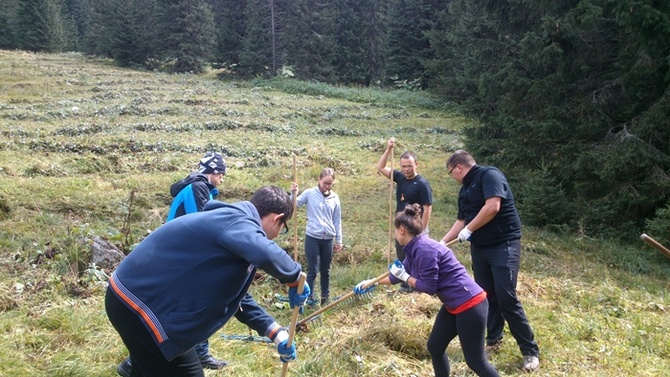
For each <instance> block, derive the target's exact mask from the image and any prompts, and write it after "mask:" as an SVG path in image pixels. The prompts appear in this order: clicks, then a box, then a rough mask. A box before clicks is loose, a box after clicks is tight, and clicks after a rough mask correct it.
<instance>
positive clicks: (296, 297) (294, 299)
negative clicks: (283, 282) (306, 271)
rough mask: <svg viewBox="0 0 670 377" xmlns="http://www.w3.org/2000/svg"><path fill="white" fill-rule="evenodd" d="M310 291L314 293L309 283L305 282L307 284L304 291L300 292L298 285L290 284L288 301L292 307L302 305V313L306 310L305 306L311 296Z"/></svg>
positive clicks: (303, 288)
mask: <svg viewBox="0 0 670 377" xmlns="http://www.w3.org/2000/svg"><path fill="white" fill-rule="evenodd" d="M310 293H312V292H311V291H310V289H309V285H308V284H307V283H305V285H304V286H303V287H302V293H300V294H298V286H297V285H296V286H294V287H291V286H289V288H288V303H289V305H290V306H291V309H293V308H295V307H296V306H299V307H300V313H302V312H303V311H304V308H303V306H305V303H306V302H307V299H308V298H309V295H310Z"/></svg>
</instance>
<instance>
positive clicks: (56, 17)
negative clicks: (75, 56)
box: [17, 0, 74, 52]
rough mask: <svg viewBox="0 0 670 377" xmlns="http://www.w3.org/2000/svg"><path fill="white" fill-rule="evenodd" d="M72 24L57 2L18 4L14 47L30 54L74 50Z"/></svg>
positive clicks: (24, 0)
mask: <svg viewBox="0 0 670 377" xmlns="http://www.w3.org/2000/svg"><path fill="white" fill-rule="evenodd" d="M71 26H72V25H71V24H69V23H68V20H67V19H66V18H65V17H64V15H63V6H62V2H61V1H60V0H21V1H20V2H19V9H18V12H17V31H18V33H17V44H18V46H19V47H20V48H23V49H26V50H30V51H45V52H58V51H65V50H68V49H71V48H72V47H73V44H74V43H73V40H72V35H73V33H72V31H71Z"/></svg>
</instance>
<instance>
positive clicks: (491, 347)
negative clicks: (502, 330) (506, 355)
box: [484, 338, 503, 354]
mask: <svg viewBox="0 0 670 377" xmlns="http://www.w3.org/2000/svg"><path fill="white" fill-rule="evenodd" d="M502 342H503V340H502V338H500V339H498V340H495V341H493V342H488V341H487V342H486V346H485V347H484V350H485V351H486V353H488V354H491V353H495V352H498V350H500V346H502Z"/></svg>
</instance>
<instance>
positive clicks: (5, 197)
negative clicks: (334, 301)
mask: <svg viewBox="0 0 670 377" xmlns="http://www.w3.org/2000/svg"><path fill="white" fill-rule="evenodd" d="M216 73H217V72H207V73H205V74H202V75H168V74H162V73H154V72H145V71H135V70H129V69H121V68H118V67H115V66H114V65H113V64H111V62H109V61H106V60H101V59H89V58H85V57H83V56H81V55H78V54H33V53H27V52H16V51H12V52H10V51H0V376H107V377H112V376H117V374H116V365H117V364H118V363H119V362H120V361H121V360H123V358H125V356H126V350H125V349H124V346H123V343H122V342H121V340H120V339H119V337H118V336H117V334H116V333H115V332H114V330H113V328H112V326H111V325H110V324H109V322H108V321H107V317H106V315H105V312H104V305H103V297H104V289H105V286H104V281H99V280H97V279H95V278H94V277H92V276H91V274H89V272H90V271H91V269H90V266H87V251H88V248H87V247H86V246H85V244H83V243H82V242H81V240H82V239H84V238H92V237H94V236H102V237H105V238H107V239H109V240H111V241H112V242H114V243H115V244H116V245H118V246H119V247H120V248H122V249H123V250H124V251H126V252H128V251H129V250H131V249H132V246H133V245H134V244H135V243H137V242H139V241H140V240H141V239H142V237H144V236H145V235H146V234H147V233H148V232H150V231H151V230H152V229H155V228H157V227H158V226H160V225H161V223H162V221H163V219H164V218H165V216H166V214H167V209H168V206H169V204H170V201H171V198H170V196H169V186H170V184H172V183H173V182H174V181H176V180H178V179H180V178H182V177H183V176H185V175H186V174H187V173H189V172H191V171H192V170H195V168H196V166H197V163H198V160H199V158H200V156H201V155H203V154H204V153H205V152H206V151H210V150H215V151H218V152H221V153H222V154H223V155H224V156H225V157H226V162H227V165H228V174H227V175H226V177H225V179H224V181H223V183H222V185H221V186H220V187H219V191H220V197H219V198H220V199H221V200H224V201H231V202H234V201H239V200H244V199H246V198H248V197H249V195H250V194H251V193H252V192H253V191H254V190H255V189H256V188H258V187H260V186H262V185H266V184H274V185H278V186H280V187H283V188H285V189H287V190H289V189H290V184H291V181H292V180H293V174H294V171H295V172H296V174H297V180H298V182H299V184H300V185H301V188H307V187H309V186H312V185H315V184H316V180H317V177H318V174H319V172H320V170H321V168H322V167H332V168H334V169H335V171H336V172H337V174H338V175H337V181H336V185H335V187H334V191H336V192H337V193H338V194H339V195H340V197H341V200H342V206H343V222H344V239H345V249H344V250H343V251H342V252H341V253H339V254H338V255H336V257H335V261H334V264H333V270H332V276H333V277H332V282H331V291H332V292H333V293H332V294H333V295H341V294H344V293H347V292H348V291H349V290H350V289H351V288H352V287H353V286H354V285H355V284H356V283H358V282H359V281H361V280H363V279H365V278H370V277H374V276H377V275H379V274H381V273H383V272H384V271H385V270H386V264H387V261H388V258H389V257H388V250H389V199H390V190H389V185H388V182H387V181H386V180H385V179H384V178H383V177H382V176H381V175H379V174H377V172H376V168H375V165H376V163H377V161H378V159H379V157H380V155H381V153H382V152H383V150H384V148H385V145H386V140H387V139H388V138H389V137H392V136H393V137H396V138H397V139H398V141H399V144H400V147H399V148H398V149H399V151H397V152H396V155H395V159H394V165H397V164H398V157H399V154H400V151H401V150H403V151H404V150H413V151H415V152H416V153H417V155H418V158H419V172H420V173H421V174H422V175H424V176H425V177H426V178H427V179H428V180H429V182H430V183H431V186H432V188H433V191H434V205H433V216H432V221H431V226H430V230H431V235H432V236H434V237H441V236H442V235H443V234H444V232H446V230H447V229H448V228H449V226H450V225H451V224H452V222H453V220H454V219H455V215H456V194H457V192H458V188H459V186H458V184H457V183H456V182H455V181H453V180H452V179H451V178H449V177H448V176H447V172H446V169H445V168H444V162H445V160H446V158H447V156H448V155H449V154H450V152H452V151H453V150H455V149H458V148H460V147H462V140H461V133H460V131H461V130H462V128H463V127H464V126H465V125H467V124H469V123H468V122H469V121H468V120H467V119H465V118H463V117H460V116H458V115H455V114H454V113H453V112H451V111H449V107H448V106H447V105H446V104H442V103H440V101H439V100H437V99H436V98H433V97H431V96H429V95H427V94H425V93H420V92H406V91H397V92H386V91H381V90H378V89H367V88H342V87H331V86H327V85H324V84H318V83H300V82H295V81H291V80H287V79H275V80H271V81H265V80H257V81H246V82H243V81H231V80H220V79H219V78H217V75H216ZM475 157H476V156H475ZM293 161H295V162H296V163H295V165H294V163H293ZM506 173H507V175H508V176H510V175H513V174H514V172H506ZM304 212H305V211H304V210H302V209H301V210H300V211H299V212H298V216H297V224H298V226H297V235H298V238H300V240H299V241H298V243H297V248H298V254H299V255H300V261H301V262H303V263H304V257H303V256H302V255H301V253H300V251H301V250H302V239H301V237H302V235H303V233H304V225H305V214H304ZM522 220H523V214H522ZM295 224H296V222H294V221H293V220H292V221H291V222H290V224H289V225H290V226H291V232H290V233H289V234H288V235H286V236H280V237H279V238H278V239H277V241H278V242H279V243H280V245H282V246H283V247H284V248H285V249H286V250H287V252H289V253H291V254H292V255H293V252H294V251H295V247H296V243H295V242H294V237H293V234H294V229H296V228H295ZM524 231H525V236H524V239H523V247H524V249H523V251H524V254H523V260H522V263H523V265H522V269H521V273H520V277H519V287H518V292H519V295H520V298H521V300H522V303H523V304H524V307H525V309H526V311H527V315H528V318H529V320H530V322H531V326H532V327H533V329H534V331H535V334H536V337H537V340H538V343H539V345H540V350H541V352H542V354H541V368H540V370H539V371H537V372H535V373H533V375H537V376H594V377H595V376H608V375H611V376H663V375H668V371H670V335H668V334H669V333H670V315H669V313H668V312H669V311H670V260H668V259H666V258H664V257H663V256H662V255H661V254H660V253H658V252H656V251H654V250H652V249H650V248H649V247H648V246H645V245H644V244H643V243H642V242H640V243H639V244H635V245H622V244H617V243H615V242H612V241H608V240H597V239H591V238H588V237H584V236H581V235H579V234H556V233H550V232H547V231H544V230H541V229H533V228H526V229H525V230H524ZM652 236H653V235H652ZM454 250H455V252H456V254H457V255H458V257H459V259H460V260H461V261H462V262H463V263H464V264H465V265H466V266H467V267H469V265H470V259H469V254H468V249H467V245H465V244H463V245H460V244H459V245H455V246H454ZM317 281H318V279H317ZM317 289H318V287H317ZM251 293H252V294H253V295H254V296H255V297H256V299H257V300H258V301H259V302H260V303H261V304H262V305H264V306H265V307H266V308H267V309H268V310H269V311H270V312H271V314H273V315H274V316H275V317H276V318H277V319H278V320H279V321H280V322H282V323H284V324H288V322H289V320H290V315H291V312H290V310H289V309H288V308H287V307H286V304H284V303H282V302H279V301H278V300H277V299H276V298H275V295H276V294H282V295H283V294H285V287H283V286H281V285H279V284H278V283H277V281H276V280H274V279H273V278H270V277H267V276H266V275H263V274H261V276H259V279H258V280H257V281H256V283H255V284H254V285H253V286H252V288H251ZM438 309H439V302H438V301H437V300H436V299H435V298H433V297H429V296H426V295H419V294H412V295H401V294H396V293H395V287H392V288H391V289H385V288H379V289H377V290H376V291H375V293H374V294H373V295H372V297H371V298H369V299H368V300H366V301H364V302H360V303H345V304H342V305H341V306H338V307H336V308H334V309H333V310H331V311H328V312H326V313H324V314H323V315H321V316H320V318H319V320H317V321H313V322H311V323H310V324H309V326H308V329H307V330H306V331H301V332H299V333H298V334H297V335H296V343H297V347H298V360H296V361H295V362H292V363H290V366H289V372H288V375H289V376H361V377H363V376H365V377H367V376H370V377H372V376H375V377H376V376H380V375H385V376H424V377H428V376H432V375H433V374H432V366H431V364H430V360H429V357H428V354H427V351H426V349H425V341H426V339H427V335H428V332H429V331H430V328H431V326H432V322H433V319H434V316H435V314H436V313H437V311H438ZM309 312H310V310H309V309H308V310H307V313H306V314H308V313H309ZM250 334H251V333H250V332H249V330H248V329H247V328H246V327H245V326H243V325H241V324H240V323H239V322H237V321H236V320H234V319H233V320H231V321H230V322H229V323H228V324H227V325H226V326H225V327H224V328H223V329H221V330H220V331H219V332H218V333H217V334H216V335H214V336H213V337H212V338H211V339H210V343H211V347H212V353H213V354H214V355H215V356H216V357H218V358H223V359H225V360H227V361H228V362H229V363H230V365H229V366H228V367H227V368H225V369H224V370H223V371H206V376H208V377H209V376H275V375H279V374H280V370H281V363H280V362H279V361H278V357H277V355H276V353H275V352H274V351H275V348H274V346H273V345H268V344H266V343H263V342H258V341H254V342H250V341H244V340H239V339H238V338H240V337H241V336H247V335H250ZM230 335H232V339H231V337H230ZM253 335H256V334H253ZM447 353H448V355H449V357H450V359H451V362H452V375H453V376H471V375H473V374H472V373H471V372H470V371H469V369H468V368H467V366H466V365H465V363H464V361H463V357H462V354H461V352H460V346H459V345H458V342H452V344H451V345H450V347H449V349H448V350H447ZM491 361H492V362H493V364H494V365H495V366H496V367H497V368H498V370H499V371H500V373H501V375H503V376H518V375H523V374H524V373H522V372H521V369H520V366H521V355H520V353H519V350H518V348H517V346H516V343H515V342H514V340H513V338H512V337H511V336H510V335H509V333H506V336H505V339H504V342H503V346H502V348H501V349H500V351H499V352H497V353H495V354H492V355H491Z"/></svg>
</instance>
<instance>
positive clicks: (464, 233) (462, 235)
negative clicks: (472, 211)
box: [458, 226, 472, 242]
mask: <svg viewBox="0 0 670 377" xmlns="http://www.w3.org/2000/svg"><path fill="white" fill-rule="evenodd" d="M471 237H472V232H471V231H470V229H468V227H467V226H466V227H465V228H463V229H461V231H460V232H459V233H458V240H459V241H460V242H463V241H470V238H471Z"/></svg>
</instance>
